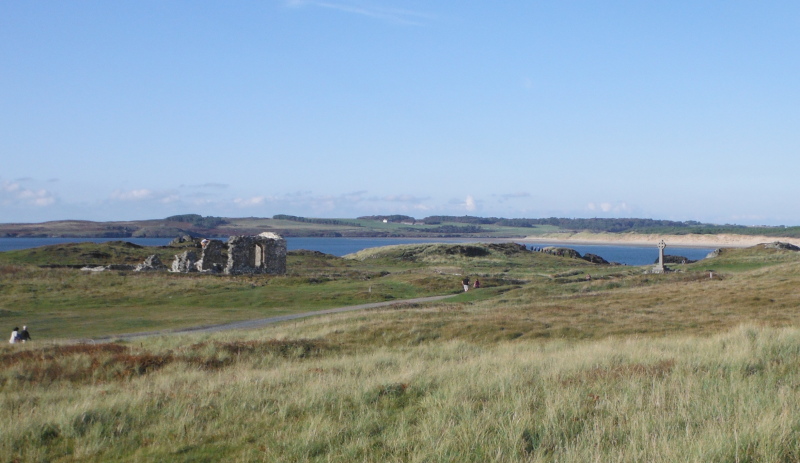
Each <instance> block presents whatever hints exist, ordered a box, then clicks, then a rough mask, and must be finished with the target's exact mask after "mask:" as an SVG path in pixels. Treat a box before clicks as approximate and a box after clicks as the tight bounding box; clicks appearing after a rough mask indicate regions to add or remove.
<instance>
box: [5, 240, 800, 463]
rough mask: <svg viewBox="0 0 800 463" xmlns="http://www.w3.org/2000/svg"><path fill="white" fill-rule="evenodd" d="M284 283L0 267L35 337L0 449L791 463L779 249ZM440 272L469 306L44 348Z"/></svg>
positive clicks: (418, 260) (419, 283)
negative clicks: (680, 260) (644, 261)
mask: <svg viewBox="0 0 800 463" xmlns="http://www.w3.org/2000/svg"><path fill="white" fill-rule="evenodd" d="M6 258H7V259H8V257H7V256H6ZM0 260H2V256H0ZM289 268H290V274H288V275H286V276H262V277H246V278H243V277H218V276H200V275H194V276H188V275H166V274H133V273H130V272H121V273H120V272H105V273H99V274H86V273H84V272H81V271H80V270H75V269H64V268H59V269H42V268H39V267H36V266H34V265H31V264H29V263H24V259H23V258H22V257H20V256H19V255H15V256H14V260H13V262H7V263H5V264H0V310H2V312H0V313H1V314H2V317H0V318H2V319H3V320H4V321H6V323H10V324H14V323H17V324H19V325H22V324H23V322H24V321H26V320H27V321H28V323H26V324H28V325H30V326H31V328H32V329H33V328H35V329H33V330H32V334H33V335H34V339H35V342H32V343H27V344H24V345H8V344H6V345H5V346H4V347H2V348H0V364H2V366H3V368H2V370H0V390H1V391H2V394H0V423H3V425H2V426H3V432H0V454H2V455H4V458H6V459H7V460H9V461H15V460H18V461H220V460H226V461H270V462H272V461H285V462H312V461H313V462H317V461H319V462H329V461H334V462H351V461H369V462H384V461H390V462H391V461H396V462H454V461H458V462H461V461H465V462H487V461H493V462H516V461H531V462H538V461H568V462H585V461H603V462H605V461H648V462H650V461H653V462H662V461H663V462H672V461H730V462H738V461H774V462H793V461H800V434H799V433H800V413H798V412H800V410H799V409H798V408H800V402H798V401H797V400H796V399H797V394H798V389H800V330H799V329H798V320H797V318H798V315H797V313H796V312H797V310H796V309H797V305H798V301H800V285H798V283H799V282H800V253H797V252H794V251H790V250H783V249H771V248H765V247H761V246H759V247H754V248H748V249H737V250H725V251H724V252H723V253H722V254H721V255H720V256H719V257H716V258H714V259H710V260H706V261H701V262H698V263H695V264H689V265H680V266H675V269H676V270H678V271H676V272H673V273H668V274H665V275H652V274H645V273H644V272H643V270H644V269H643V268H637V267H624V266H598V265H594V264H589V263H588V262H585V261H581V260H577V259H567V258H562V257H556V256H550V255H545V254H541V253H531V252H525V251H521V250H519V249H518V248H517V249H514V247H513V245H485V246H483V245H481V246H478V245H415V246H396V247H388V248H385V249H380V250H370V251H367V252H362V253H359V254H356V255H353V256H348V257H347V258H335V257H332V256H324V255H319V254H318V253H295V254H292V255H291V256H290V263H289ZM711 271H713V274H712V273H711ZM461 275H469V276H471V277H472V278H475V277H478V278H480V279H481V281H482V282H483V283H484V288H482V289H480V290H476V291H470V292H469V293H466V294H460V295H459V296H457V297H456V298H454V299H448V300H447V301H444V302H441V303H436V304H426V305H414V304H401V305H397V306H393V307H391V308H387V309H375V310H367V311H363V312H349V313H344V314H338V315H335V316H334V315H329V316H322V317H315V318H309V319H303V320H302V321H293V322H290V323H283V324H278V325H274V326H270V327H267V328H263V329H258V330H248V331H237V332H226V333H218V334H214V335H210V334H203V335H179V336H156V337H150V338H146V339H145V340H136V341H131V342H113V343H105V344H95V345H92V344H85V345H80V344H79V345H74V344H69V343H64V342H62V341H60V340H59V339H61V338H67V337H71V336H64V335H63V333H64V332H68V333H73V332H75V333H80V335H81V336H93V335H98V334H104V333H105V332H107V331H111V332H118V333H121V332H126V331H136V330H145V329H149V328H150V325H148V326H136V320H139V319H143V320H147V323H148V324H153V323H155V324H156V325H157V326H159V327H165V326H171V327H179V326H188V325H191V324H192V323H194V324H198V322H202V323H205V322H206V321H207V320H218V321H222V320H224V321H228V320H234V319H243V318H248V317H263V316H269V315H268V314H271V313H277V312H278V311H281V310H283V311H305V310H312V309H316V308H324V307H330V306H338V305H347V304H350V303H360V302H364V301H366V300H373V299H375V300H392V299H403V298H406V297H413V296H420V295H430V294H445V293H455V292H458V291H459V280H460V277H461ZM586 275H590V276H591V279H589V280H587V279H586ZM712 275H713V277H712ZM369 288H371V291H370V290H369ZM265 314H267V315H265ZM59 317H60V318H59ZM51 318H53V319H57V320H58V321H57V322H53V323H52V326H48V325H47V323H48V320H50V319H51ZM31 319H34V320H36V323H34V322H30V321H29V320H31ZM9 326H11V325H9ZM9 330H10V328H9Z"/></svg>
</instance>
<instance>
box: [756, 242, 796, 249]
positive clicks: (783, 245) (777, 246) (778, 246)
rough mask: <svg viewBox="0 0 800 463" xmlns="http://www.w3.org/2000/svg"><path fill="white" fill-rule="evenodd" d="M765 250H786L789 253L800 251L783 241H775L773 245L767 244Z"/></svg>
mask: <svg viewBox="0 0 800 463" xmlns="http://www.w3.org/2000/svg"><path fill="white" fill-rule="evenodd" d="M763 246H764V249H784V250H787V251H800V247H797V246H795V245H793V244H791V243H784V242H782V241H775V242H773V243H766V244H764V245H763Z"/></svg>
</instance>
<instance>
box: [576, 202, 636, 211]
mask: <svg viewBox="0 0 800 463" xmlns="http://www.w3.org/2000/svg"><path fill="white" fill-rule="evenodd" d="M586 209H588V210H590V211H593V212H603V213H615V214H616V213H622V212H625V213H627V212H630V211H631V208H630V206H628V203H625V202H616V203H609V202H601V203H589V204H587V205H586Z"/></svg>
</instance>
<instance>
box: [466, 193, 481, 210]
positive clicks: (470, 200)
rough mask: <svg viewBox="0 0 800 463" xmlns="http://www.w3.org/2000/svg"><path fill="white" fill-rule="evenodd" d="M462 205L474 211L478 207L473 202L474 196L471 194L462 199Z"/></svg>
mask: <svg viewBox="0 0 800 463" xmlns="http://www.w3.org/2000/svg"><path fill="white" fill-rule="evenodd" d="M464 207H465V208H466V209H467V210H468V211H474V210H475V209H477V208H478V205H477V204H476V203H475V198H473V197H472V195H468V196H467V199H466V200H465V201H464Z"/></svg>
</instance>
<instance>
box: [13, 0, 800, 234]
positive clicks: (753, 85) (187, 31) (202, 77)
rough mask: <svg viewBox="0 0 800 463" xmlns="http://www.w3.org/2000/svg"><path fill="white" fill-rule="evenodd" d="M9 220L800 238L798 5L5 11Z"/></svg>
mask: <svg viewBox="0 0 800 463" xmlns="http://www.w3.org/2000/svg"><path fill="white" fill-rule="evenodd" d="M0 63H2V66H0V158H1V159H2V168H0V222H40V221H47V220H60V219H85V220H129V219H147V218H162V217H166V216H168V215H173V214H183V213H197V214H202V215H217V216H227V217H249V216H257V217H271V216H272V215H275V214H292V215H301V216H308V217H356V216H361V215H373V214H407V215H411V216H414V217H417V218H422V217H426V216H430V215H441V214H445V215H465V214H467V215H477V216H499V217H532V218H535V217H550V216H557V217H647V218H657V219H672V220H699V221H702V222H711V223H737V224H753V225H758V224H767V225H798V224H800V201H799V200H798V198H800V182H798V181H797V168H798V164H800V161H798V154H800V130H798V128H800V78H798V76H800V2H796V1H766V2H756V1H735V0H732V1H724V2H723V1H682V0H675V1H669V2H650V1H638V2H635V1H614V0H610V1H574V2H562V1H529V2H464V1H459V2H456V1H433V2H431V1H427V2H423V1H413V0H412V1H404V2H400V1H394V0H363V1H357V0H352V1H351V0H331V1H312V0H308V1H306V0H265V1H242V2H210V1H177V0H176V1H146V0H143V1H136V2H119V1H114V2H109V1H88V0H85V1H84V0H81V1H68V2H64V1H26V2H17V1H5V2H0Z"/></svg>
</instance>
